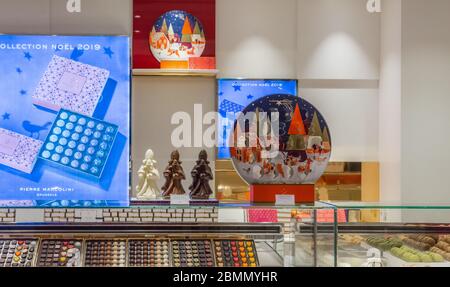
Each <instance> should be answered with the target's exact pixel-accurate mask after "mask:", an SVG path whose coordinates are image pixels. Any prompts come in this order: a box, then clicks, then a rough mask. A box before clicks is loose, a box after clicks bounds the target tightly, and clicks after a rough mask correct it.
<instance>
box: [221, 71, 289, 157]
mask: <svg viewBox="0 0 450 287" xmlns="http://www.w3.org/2000/svg"><path fill="white" fill-rule="evenodd" d="M273 94H289V95H293V96H297V80H240V79H219V80H218V101H217V104H218V111H219V115H220V116H219V132H220V135H219V137H218V138H219V140H218V152H217V158H218V159H229V158H230V157H231V155H230V150H229V143H228V139H229V135H230V134H231V131H232V125H233V123H234V120H235V116H233V114H236V113H238V112H242V111H243V110H244V108H245V107H247V106H248V105H249V104H251V103H252V102H254V101H256V100H258V99H260V98H262V97H265V96H268V95H273Z"/></svg>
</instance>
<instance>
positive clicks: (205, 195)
mask: <svg viewBox="0 0 450 287" xmlns="http://www.w3.org/2000/svg"><path fill="white" fill-rule="evenodd" d="M191 175H192V179H193V182H192V185H191V186H190V187H189V190H190V191H191V193H190V196H191V198H192V199H209V196H210V195H211V194H212V193H213V191H212V190H211V187H210V186H209V181H210V180H212V179H213V174H212V171H211V168H210V167H209V161H208V154H207V153H206V151H205V150H202V151H201V152H200V154H199V155H198V160H197V163H196V165H195V166H194V168H193V169H192V172H191Z"/></svg>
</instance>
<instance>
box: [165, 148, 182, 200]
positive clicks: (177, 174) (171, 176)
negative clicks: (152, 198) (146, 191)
mask: <svg viewBox="0 0 450 287" xmlns="http://www.w3.org/2000/svg"><path fill="white" fill-rule="evenodd" d="M164 177H165V178H166V183H165V184H164V186H163V187H162V188H161V190H162V196H163V197H170V195H171V194H185V193H186V192H185V191H184V189H183V185H182V184H181V181H182V180H185V179H186V177H185V175H184V171H183V168H182V167H181V161H180V153H179V152H178V151H177V150H176V151H174V152H172V154H171V155H170V161H169V165H168V166H167V167H166V169H165V170H164Z"/></svg>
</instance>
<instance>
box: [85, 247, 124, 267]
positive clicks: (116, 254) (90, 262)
mask: <svg viewBox="0 0 450 287" xmlns="http://www.w3.org/2000/svg"><path fill="white" fill-rule="evenodd" d="M126 250H127V247H126V241H125V240H88V241H87V242H86V254H85V256H84V265H85V266H86V267H125V265H126Z"/></svg>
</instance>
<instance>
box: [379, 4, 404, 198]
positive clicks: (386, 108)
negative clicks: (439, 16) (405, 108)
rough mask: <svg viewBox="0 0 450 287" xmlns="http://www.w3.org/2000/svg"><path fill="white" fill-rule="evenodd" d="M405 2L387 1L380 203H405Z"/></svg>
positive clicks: (382, 70)
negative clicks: (402, 151)
mask: <svg viewBox="0 0 450 287" xmlns="http://www.w3.org/2000/svg"><path fill="white" fill-rule="evenodd" d="M401 5H402V1H401V0H384V1H383V2H382V9H383V13H382V14H381V53H380V55H381V59H380V63H381V64H380V93H379V111H380V116H379V160H380V201H382V202H392V203H397V202H401V162H400V161H401V144H402V137H401V134H402V131H401V129H402V127H401V115H402V107H401V98H402V88H401V80H402V78H401V77H402V75H401V74H402V71H401V56H402V54H401V53H402V51H401V49H402V43H401V42H402V37H401V35H402V30H401V29H402V23H401V21H402V6H401Z"/></svg>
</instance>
